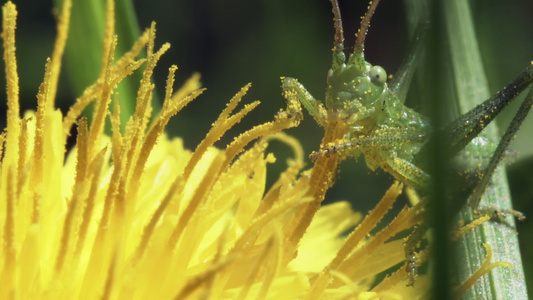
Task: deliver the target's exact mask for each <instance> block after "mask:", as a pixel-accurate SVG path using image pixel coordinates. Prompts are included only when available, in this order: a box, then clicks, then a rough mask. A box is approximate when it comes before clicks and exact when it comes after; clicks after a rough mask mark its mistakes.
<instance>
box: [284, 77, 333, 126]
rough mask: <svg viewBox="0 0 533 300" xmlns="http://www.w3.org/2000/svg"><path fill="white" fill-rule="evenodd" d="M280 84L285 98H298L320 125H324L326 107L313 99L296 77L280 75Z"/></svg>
mask: <svg viewBox="0 0 533 300" xmlns="http://www.w3.org/2000/svg"><path fill="white" fill-rule="evenodd" d="M281 84H282V89H283V97H285V98H286V99H287V100H290V99H294V98H296V99H298V101H300V103H302V105H303V107H305V109H307V111H309V114H310V115H311V116H313V118H314V119H315V120H316V122H317V123H318V124H319V125H320V126H322V127H325V126H326V109H325V108H324V106H323V105H322V104H321V103H320V102H319V101H317V100H315V98H314V97H313V96H312V95H311V93H309V92H308V91H307V90H306V89H305V87H304V86H303V85H302V84H301V83H300V82H298V80H297V79H295V78H291V77H282V78H281Z"/></svg>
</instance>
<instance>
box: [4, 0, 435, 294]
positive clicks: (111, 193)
mask: <svg viewBox="0 0 533 300" xmlns="http://www.w3.org/2000/svg"><path fill="white" fill-rule="evenodd" d="M70 7H71V2H70V1H65V3H64V5H63V8H62V12H61V14H60V18H59V25H58V37H57V41H56V44H55V48H54V52H53V54H52V57H51V58H50V59H49V60H48V62H47V63H46V66H45V70H44V72H45V74H44V80H43V83H42V85H41V87H40V89H39V93H38V95H37V98H38V106H37V110H36V112H26V113H25V115H24V117H23V118H20V112H19V99H18V92H19V91H18V74H17V63H16V58H15V27H16V16H17V11H16V9H15V5H14V4H13V3H11V2H8V3H7V4H6V5H4V7H3V18H2V21H3V25H2V26H3V32H2V39H3V46H4V62H5V70H6V76H7V101H8V112H7V128H6V130H5V131H4V133H3V134H2V135H1V136H0V139H1V140H0V145H2V146H4V145H5V147H4V148H3V149H2V150H0V151H3V159H2V161H1V192H0V203H1V209H0V226H1V228H2V231H1V235H0V236H1V242H2V243H1V245H2V248H1V255H0V258H1V259H0V270H1V273H0V280H1V281H0V283H1V284H0V286H1V288H0V294H1V295H0V298H1V299H8V298H18V299H43V298H44V299H60V298H64V299H76V298H84V299H95V298H106V299H189V298H190V299H294V298H305V299H352V298H353V299H378V298H383V299H416V298H423V297H424V295H426V292H427V290H428V284H427V282H426V279H425V278H424V276H419V277H418V280H417V285H416V286H415V287H414V288H413V287H406V284H407V283H408V278H407V273H406V272H405V270H404V268H403V267H402V268H398V267H396V271H395V272H394V273H393V274H391V276H389V277H387V278H386V279H384V280H381V281H380V280H377V281H376V279H375V276H376V275H377V274H379V273H381V272H383V271H386V270H388V269H390V268H392V267H394V266H398V265H400V264H401V263H402V262H403V261H404V260H405V253H404V246H403V242H404V241H403V239H398V238H396V239H394V236H395V235H396V234H397V233H399V232H400V231H403V230H406V229H409V228H411V227H412V226H413V225H414V224H416V223H417V222H419V221H420V216H419V215H418V214H417V213H416V212H417V209H418V208H417V207H416V206H415V207H414V208H407V207H406V208H404V209H403V210H402V211H401V212H400V213H399V215H398V216H397V217H396V218H395V220H394V221H393V222H392V223H391V224H390V225H388V226H386V227H385V228H384V229H382V230H381V231H379V232H378V233H377V234H375V235H372V236H371V235H370V231H371V230H372V229H373V228H374V227H375V226H376V224H377V223H378V222H379V221H380V220H381V218H382V217H383V216H384V214H385V213H387V211H388V210H389V208H390V207H391V205H392V203H393V202H394V201H395V199H396V197H397V196H398V194H399V193H400V191H401V186H400V185H399V184H395V185H394V186H393V187H391V189H390V190H389V191H388V192H387V194H386V195H385V197H384V198H383V199H382V201H381V202H380V203H379V204H378V206H377V207H376V208H375V209H374V210H373V211H371V212H370V213H369V214H368V215H367V216H366V217H365V218H364V219H363V218H362V217H361V216H360V215H359V214H357V213H354V212H353V211H352V210H351V208H350V205H349V204H348V203H346V202H339V203H336V204H332V205H328V206H324V207H320V203H321V201H322V200H323V199H324V195H325V193H326V191H327V189H328V188H329V186H330V185H331V184H332V182H333V178H334V175H335V172H336V171H335V170H336V167H337V161H338V158H336V157H331V158H325V157H323V158H322V157H321V158H319V159H318V161H317V162H316V164H315V166H314V167H313V168H312V169H311V170H308V171H302V169H303V167H304V163H303V161H304V159H303V157H304V154H303V151H302V149H301V147H300V144H299V143H298V141H297V140H295V139H294V138H291V137H289V136H287V135H285V134H283V133H281V131H282V130H283V129H286V128H289V127H293V126H296V125H298V123H299V121H300V119H301V108H300V105H299V103H298V101H289V103H288V106H287V108H286V109H284V110H281V111H280V112H279V113H278V114H277V115H276V116H275V117H274V120H273V121H272V122H268V123H265V124H262V125H258V126H256V127H254V128H252V129H250V130H248V131H246V132H244V133H242V134H241V135H239V136H238V137H237V138H235V139H234V141H233V142H232V143H230V144H229V145H227V146H226V148H225V149H217V148H215V147H213V144H214V143H215V142H216V141H217V140H219V139H220V137H221V136H222V135H224V133H225V132H226V131H227V130H228V129H230V128H231V127H232V126H233V125H234V124H236V123H238V122H239V121H240V120H241V119H242V118H243V117H244V116H245V115H246V114H247V113H248V112H250V111H251V110H252V109H254V108H255V107H256V106H257V105H259V102H258V101H256V102H253V103H251V104H248V105H245V106H244V108H242V109H241V110H240V111H238V112H236V113H234V112H233V111H234V110H235V109H236V107H237V105H238V103H239V101H241V99H242V97H243V96H244V95H245V93H246V91H247V90H248V89H249V87H250V85H247V86H245V87H244V88H242V89H241V91H239V92H238V93H237V94H236V95H235V97H234V98H233V99H231V100H230V101H229V103H228V104H227V107H226V108H225V109H224V110H223V111H222V112H221V114H220V116H219V118H218V119H217V120H216V121H215V122H214V123H213V125H212V128H211V130H210V131H209V132H208V133H207V135H206V137H205V138H204V140H203V141H202V142H201V143H200V144H199V145H198V146H197V147H196V149H195V150H194V151H190V150H187V149H184V148H183V144H182V141H181V139H179V138H175V139H168V138H167V137H166V136H165V134H164V128H165V126H166V124H167V122H168V121H169V119H170V117H172V116H173V115H175V114H176V113H177V112H178V111H180V110H181V109H182V108H183V107H184V106H185V105H187V104H188V103H189V102H190V101H192V100H193V99H195V98H196V97H197V96H198V95H200V94H201V93H202V91H203V89H200V88H199V86H200V84H199V76H198V75H193V76H192V77H191V79H190V80H189V81H187V82H186V83H185V84H184V85H183V86H182V87H181V88H180V89H179V90H178V91H176V92H174V91H173V84H174V72H175V71H176V69H177V68H176V67H175V66H172V67H170V69H169V75H168V80H167V84H166V93H165V97H164V104H163V107H162V110H161V111H160V112H159V113H158V115H157V116H156V117H155V118H154V119H153V121H152V122H149V120H150V118H151V115H152V108H151V106H150V103H151V98H152V90H153V88H154V85H153V84H152V83H151V79H150V78H151V75H152V70H153V69H154V67H155V65H156V63H157V61H158V60H159V58H160V57H161V55H162V54H163V53H164V52H165V51H166V50H167V49H168V48H169V45H168V44H165V45H163V46H162V47H161V48H160V49H158V50H156V49H155V48H154V38H155V25H154V24H153V25H152V27H151V28H149V29H147V30H146V31H145V32H144V34H143V35H142V36H141V37H140V38H139V40H138V42H137V43H135V44H134V45H133V46H132V48H131V50H130V51H129V52H128V53H126V54H125V55H124V56H122V57H120V58H115V57H114V49H115V45H116V42H117V37H116V36H115V35H114V8H113V1H107V24H106V31H105V38H104V47H103V48H104V49H103V61H102V69H101V72H100V75H99V77H98V79H97V80H96V82H95V83H94V84H93V85H91V86H89V87H87V89H86V90H85V92H84V93H83V94H82V96H81V97H80V98H79V99H77V102H76V103H75V104H74V105H73V106H72V107H71V109H70V111H69V112H68V113H67V114H66V115H65V116H63V115H62V114H61V112H60V111H59V110H57V109H55V107H54V98H55V94H56V89H57V82H58V77H59V70H60V63H61V56H62V53H63V49H64V46H65V43H66V39H67V34H66V33H67V31H68V21H69V16H70ZM144 48H146V58H137V57H138V55H139V53H140V52H141V51H142V50H143V49H144ZM141 66H144V73H143V79H142V80H141V84H140V88H139V90H138V92H137V99H136V110H135V113H134V115H132V116H131V117H130V119H129V121H128V122H127V124H126V126H125V131H124V132H121V130H120V128H121V124H120V118H119V115H120V106H119V104H118V103H119V101H114V103H115V104H114V105H113V108H112V109H111V110H112V113H108V110H110V107H109V106H110V103H111V100H112V98H115V100H116V97H118V96H119V95H117V94H116V93H115V92H114V91H115V87H116V85H117V83H119V82H120V81H121V80H122V79H123V78H125V77H126V76H128V75H130V74H131V73H132V72H133V71H134V70H136V69H138V68H140V67H141ZM93 101H94V102H95V110H94V114H93V116H92V121H91V122H90V124H89V122H88V121H87V119H86V118H84V117H80V114H81V112H82V111H83V109H84V108H85V107H86V106H87V105H88V104H89V103H91V102H93ZM131 101H133V99H131ZM107 119H109V120H110V122H111V125H112V136H107V135H105V133H104V124H105V122H106V120H107ZM74 124H76V126H77V132H78V134H77V142H76V146H75V147H74V149H73V150H72V151H70V152H69V153H67V151H66V148H65V145H66V138H67V136H68V134H69V131H70V129H71V127H72V126H73V125H74ZM272 139H278V140H281V141H282V142H284V143H286V144H287V145H288V146H289V147H290V148H291V149H292V150H293V152H294V156H295V157H294V159H292V160H289V161H288V162H287V165H288V166H287V169H286V170H285V171H284V172H283V173H281V174H280V175H279V179H278V180H277V181H276V182H275V183H274V184H273V185H272V187H270V188H269V189H268V190H266V187H265V178H266V166H267V164H268V163H271V162H273V161H274V160H275V157H274V155H273V154H270V153H266V152H265V149H266V146H267V145H268V143H269V141H270V140H272ZM252 142H254V143H252ZM361 219H362V220H361ZM357 224H359V225H358V226H357V227H355V229H353V228H354V226H355V225H357ZM350 230H351V233H350V234H349V235H348V237H343V235H342V234H343V233H345V232H347V231H350ZM423 260H424V254H423V253H422V254H420V255H419V261H420V263H421V262H422V261H423Z"/></svg>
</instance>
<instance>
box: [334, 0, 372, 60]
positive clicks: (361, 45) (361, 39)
mask: <svg viewBox="0 0 533 300" xmlns="http://www.w3.org/2000/svg"><path fill="white" fill-rule="evenodd" d="M335 2H336V1H335ZM378 4H379V0H373V1H370V3H369V5H368V10H367V12H366V14H365V16H364V17H363V19H362V20H361V28H359V30H357V33H356V34H355V37H356V38H357V39H356V40H355V47H354V50H353V52H354V54H359V53H363V51H364V50H365V37H366V34H367V32H368V27H370V20H371V19H372V16H373V15H374V12H375V11H376V7H377V6H378ZM337 8H338V6H337ZM334 10H335V9H334Z"/></svg>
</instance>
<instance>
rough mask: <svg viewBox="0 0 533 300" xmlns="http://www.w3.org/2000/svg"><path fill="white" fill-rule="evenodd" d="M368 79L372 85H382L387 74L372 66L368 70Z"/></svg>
mask: <svg viewBox="0 0 533 300" xmlns="http://www.w3.org/2000/svg"><path fill="white" fill-rule="evenodd" d="M370 79H372V82H373V83H375V84H379V85H382V84H384V83H385V81H387V72H385V69H383V68H382V67H380V66H373V67H372V68H371V69H370Z"/></svg>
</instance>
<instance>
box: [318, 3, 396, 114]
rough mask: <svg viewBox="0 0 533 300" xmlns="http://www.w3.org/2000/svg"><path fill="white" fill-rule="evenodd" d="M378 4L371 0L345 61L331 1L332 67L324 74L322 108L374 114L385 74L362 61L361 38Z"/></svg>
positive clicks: (336, 8)
mask: <svg viewBox="0 0 533 300" xmlns="http://www.w3.org/2000/svg"><path fill="white" fill-rule="evenodd" d="M378 2H379V1H376V0H374V1H372V2H371V4H370V6H369V8H368V11H367V13H366V15H365V17H364V18H363V19H362V21H361V28H360V29H359V31H358V33H357V40H356V43H355V47H354V53H352V54H350V57H349V58H348V61H346V56H345V54H344V52H343V48H344V44H343V43H344V36H343V33H342V20H341V16H340V9H339V5H338V3H337V0H331V3H332V5H333V13H334V15H335V18H334V22H335V43H334V47H333V65H332V67H331V69H330V70H329V72H328V78H327V83H328V86H327V88H326V107H327V108H328V109H334V110H339V111H344V112H347V113H349V114H354V115H357V114H358V113H360V114H363V115H364V116H361V117H363V118H364V117H368V116H369V114H370V113H371V112H373V111H378V109H376V108H377V106H379V105H381V103H380V101H378V99H379V98H380V96H381V95H382V94H383V92H384V91H385V90H386V88H387V84H386V81H387V73H386V72H385V70H384V69H383V68H382V67H380V66H372V65H371V64H370V63H368V62H367V61H366V60H365V58H364V51H363V50H364V38H365V36H366V32H367V31H368V26H369V24H370V19H371V17H372V15H373V14H374V11H375V9H376V6H377V4H378Z"/></svg>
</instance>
